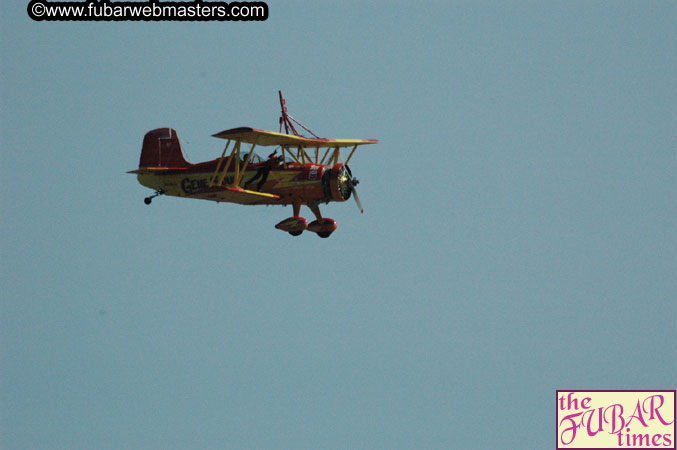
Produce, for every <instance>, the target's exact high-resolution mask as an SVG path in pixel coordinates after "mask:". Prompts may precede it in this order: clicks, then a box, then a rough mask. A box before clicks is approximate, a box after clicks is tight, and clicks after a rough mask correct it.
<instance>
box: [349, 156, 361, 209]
mask: <svg viewBox="0 0 677 450" xmlns="http://www.w3.org/2000/svg"><path fill="white" fill-rule="evenodd" d="M346 169H347V170H348V175H349V176H348V183H347V184H348V189H349V190H350V192H352V194H353V197H355V203H357V207H358V208H359V209H360V213H361V214H364V208H363V207H362V202H361V201H360V196H359V195H357V189H355V186H357V185H358V184H360V180H358V179H357V178H353V171H352V170H350V167H349V166H347V165H346Z"/></svg>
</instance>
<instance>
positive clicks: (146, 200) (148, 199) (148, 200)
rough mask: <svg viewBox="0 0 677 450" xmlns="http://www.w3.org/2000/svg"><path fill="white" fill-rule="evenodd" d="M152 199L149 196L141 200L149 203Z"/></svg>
mask: <svg viewBox="0 0 677 450" xmlns="http://www.w3.org/2000/svg"><path fill="white" fill-rule="evenodd" d="M152 201H153V199H152V198H150V197H146V198H144V199H143V202H144V203H145V204H146V205H150V202H152Z"/></svg>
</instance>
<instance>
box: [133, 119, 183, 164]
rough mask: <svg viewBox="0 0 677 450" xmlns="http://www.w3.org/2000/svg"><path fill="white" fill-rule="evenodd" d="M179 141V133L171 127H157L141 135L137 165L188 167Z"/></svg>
mask: <svg viewBox="0 0 677 450" xmlns="http://www.w3.org/2000/svg"><path fill="white" fill-rule="evenodd" d="M188 166H190V163H189V162H188V161H186V157H185V155H184V154H183V149H182V148H181V142H180V141H179V135H178V134H177V133H176V130H174V129H173V128H157V129H155V130H151V131H149V132H148V133H146V135H145V136H144V137H143V146H142V148H141V159H140V160H139V167H140V168H144V167H166V168H181V167H188Z"/></svg>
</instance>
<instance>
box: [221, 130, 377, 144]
mask: <svg viewBox="0 0 677 450" xmlns="http://www.w3.org/2000/svg"><path fill="white" fill-rule="evenodd" d="M212 136H214V137H216V138H220V139H232V140H236V141H241V142H246V143H248V144H254V143H256V145H263V146H269V145H289V146H293V147H298V146H302V147H306V148H317V147H320V148H325V147H330V148H334V147H353V146H355V145H365V144H377V143H378V139H315V138H306V137H299V136H292V135H291V134H284V133H276V132H274V131H267V130H257V129H256V128H249V127H240V128H232V129H230V130H224V131H221V132H220V133H216V134H213V135H212Z"/></svg>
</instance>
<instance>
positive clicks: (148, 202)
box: [143, 189, 165, 205]
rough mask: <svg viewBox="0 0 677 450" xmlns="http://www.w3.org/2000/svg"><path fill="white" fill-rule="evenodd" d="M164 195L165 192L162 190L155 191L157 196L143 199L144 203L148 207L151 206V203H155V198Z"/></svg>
mask: <svg viewBox="0 0 677 450" xmlns="http://www.w3.org/2000/svg"><path fill="white" fill-rule="evenodd" d="M164 193H165V192H164V191H163V190H162V189H160V190H159V191H155V194H153V195H151V196H150V197H146V198H144V199H143V202H144V203H145V204H146V205H150V204H151V202H152V201H153V199H154V198H155V197H158V196H160V195H163V194H164Z"/></svg>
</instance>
